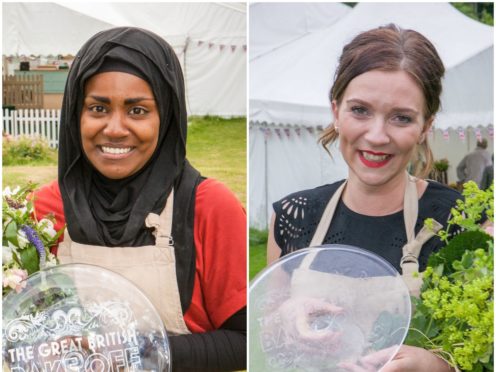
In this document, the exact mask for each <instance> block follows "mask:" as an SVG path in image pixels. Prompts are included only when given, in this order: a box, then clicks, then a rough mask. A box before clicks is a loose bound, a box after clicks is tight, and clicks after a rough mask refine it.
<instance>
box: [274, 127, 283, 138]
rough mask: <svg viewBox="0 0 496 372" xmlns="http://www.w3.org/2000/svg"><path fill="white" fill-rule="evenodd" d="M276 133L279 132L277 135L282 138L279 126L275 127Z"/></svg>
mask: <svg viewBox="0 0 496 372" xmlns="http://www.w3.org/2000/svg"><path fill="white" fill-rule="evenodd" d="M274 130H275V132H276V134H277V137H279V139H282V136H281V130H280V129H279V128H276V129H274Z"/></svg>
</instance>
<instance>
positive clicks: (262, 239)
mask: <svg viewBox="0 0 496 372" xmlns="http://www.w3.org/2000/svg"><path fill="white" fill-rule="evenodd" d="M268 235H269V232H268V230H256V229H250V248H249V256H250V257H249V258H250V261H249V262H250V280H252V279H253V278H254V277H255V276H256V275H257V274H258V273H259V272H260V271H261V270H262V269H263V268H264V267H265V266H267V237H268Z"/></svg>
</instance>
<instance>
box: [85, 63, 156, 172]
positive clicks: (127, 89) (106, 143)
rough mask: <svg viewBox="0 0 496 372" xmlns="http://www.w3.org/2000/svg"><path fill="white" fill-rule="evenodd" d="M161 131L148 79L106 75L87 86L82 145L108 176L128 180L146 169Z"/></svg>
mask: <svg viewBox="0 0 496 372" xmlns="http://www.w3.org/2000/svg"><path fill="white" fill-rule="evenodd" d="M114 67H115V66H114ZM159 128H160V117H159V113H158V109H157V104H156V102H155V98H154V96H153V92H152V91H151V88H150V86H149V85H148V83H147V82H146V81H145V80H143V79H141V78H139V77H137V76H135V75H132V74H129V73H125V72H104V73H100V74H98V75H95V76H93V77H91V78H90V79H89V80H88V82H87V83H86V88H85V98H84V103H83V112H82V114H81V142H82V145H83V150H84V153H85V155H86V157H87V158H88V160H89V161H90V163H91V164H93V166H94V167H95V168H96V169H97V170H98V171H99V172H100V173H101V174H102V175H104V176H105V177H107V178H110V179H120V178H125V177H129V176H131V175H133V174H135V173H136V172H137V171H139V170H140V169H141V168H143V167H144V166H145V164H146V163H147V162H148V161H149V160H150V158H151V157H152V155H153V153H154V152H155V149H156V147H157V141H158V134H159Z"/></svg>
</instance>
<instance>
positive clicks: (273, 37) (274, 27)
mask: <svg viewBox="0 0 496 372" xmlns="http://www.w3.org/2000/svg"><path fill="white" fill-rule="evenodd" d="M350 11H351V8H350V7H349V6H347V5H344V4H342V3H306V2H305V3H255V4H251V5H250V60H253V59H255V58H258V57H260V56H263V55H264V54H266V53H269V52H271V51H273V50H275V49H276V48H279V47H281V46H283V45H285V44H287V43H290V42H291V41H294V40H296V39H298V38H300V37H302V36H303V35H306V34H307V33H310V32H313V31H316V30H319V29H321V28H325V27H329V26H330V25H332V24H333V23H335V22H336V21H338V20H340V19H341V18H342V17H343V16H344V15H345V14H347V13H348V12H350Z"/></svg>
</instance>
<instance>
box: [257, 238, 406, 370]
mask: <svg viewBox="0 0 496 372" xmlns="http://www.w3.org/2000/svg"><path fill="white" fill-rule="evenodd" d="M249 296H250V304H249V306H250V307H249V308H250V312H249V322H250V324H249V327H250V349H249V350H250V358H249V370H250V371H251V372H261V371H285V372H288V371H339V372H341V371H350V370H360V371H366V372H369V371H370V372H375V371H379V370H380V369H381V368H382V367H383V366H384V365H385V364H386V363H387V362H388V361H390V360H391V359H392V358H393V357H394V355H395V354H396V352H397V351H398V349H399V347H400V346H401V344H402V343H403V341H404V339H405V337H406V334H407V332H408V327H409V324H410V316H411V304H410V296H409V293H408V289H407V287H406V285H405V284H404V282H403V279H402V278H401V276H400V275H399V273H398V272H397V271H396V269H395V268H394V267H393V266H391V264H390V263H388V262H387V261H385V260H384V259H383V258H381V257H379V256H377V255H375V254H373V253H370V252H367V251H365V250H362V249H359V248H356V247H351V246H343V245H324V246H320V247H316V248H307V249H302V250H298V251H296V252H294V253H291V254H289V255H287V256H284V257H283V258H281V259H280V260H278V261H276V262H274V263H273V264H272V265H270V266H269V267H267V268H266V269H265V270H263V271H262V272H261V273H259V274H258V275H257V277H256V278H255V279H253V281H252V283H251V285H250V290H249Z"/></svg>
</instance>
